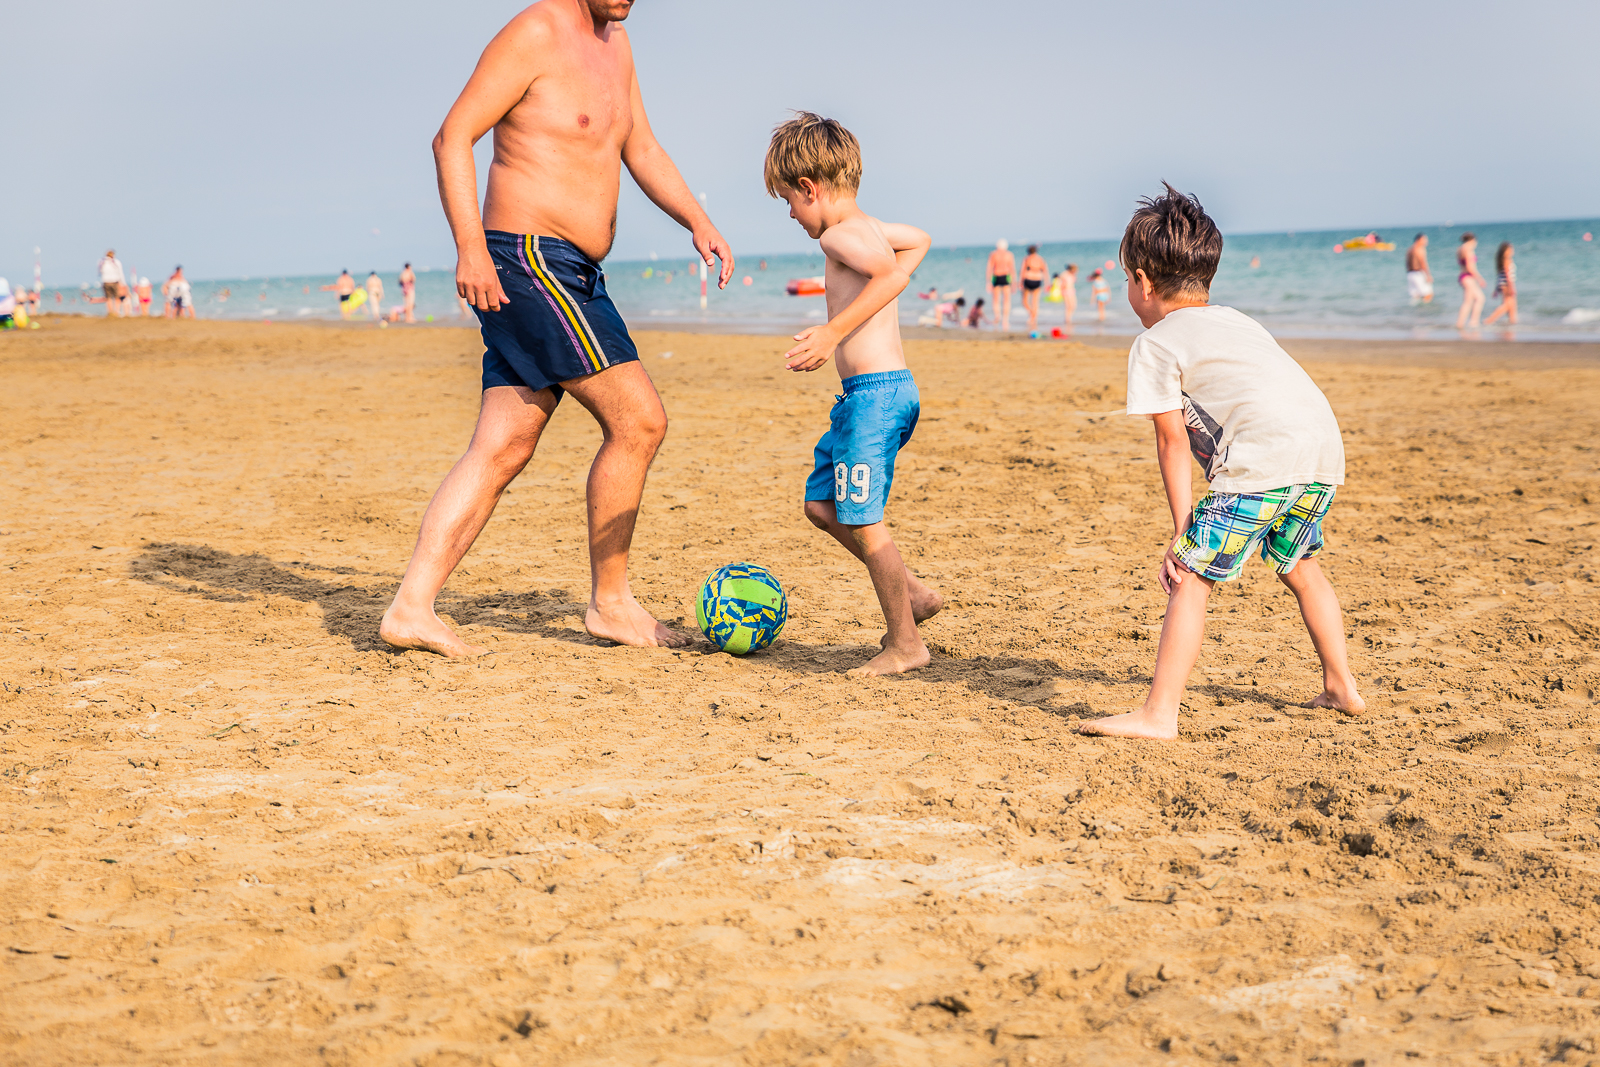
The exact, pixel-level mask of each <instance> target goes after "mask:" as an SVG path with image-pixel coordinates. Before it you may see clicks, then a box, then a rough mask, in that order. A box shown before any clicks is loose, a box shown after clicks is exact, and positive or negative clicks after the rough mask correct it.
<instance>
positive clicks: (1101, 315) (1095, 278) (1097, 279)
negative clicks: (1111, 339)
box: [1089, 267, 1111, 322]
mask: <svg viewBox="0 0 1600 1067" xmlns="http://www.w3.org/2000/svg"><path fill="white" fill-rule="evenodd" d="M1089 299H1090V300H1092V301H1094V307H1095V316H1096V317H1097V318H1098V319H1099V321H1101V322H1104V321H1106V305H1107V304H1109V303H1111V285H1110V283H1109V282H1107V281H1106V276H1105V272H1104V271H1102V270H1101V269H1100V268H1098V267H1096V268H1095V270H1094V273H1093V274H1090V275H1089Z"/></svg>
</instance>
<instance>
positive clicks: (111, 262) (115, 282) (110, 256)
mask: <svg viewBox="0 0 1600 1067" xmlns="http://www.w3.org/2000/svg"><path fill="white" fill-rule="evenodd" d="M100 288H102V289H104V290H105V294H106V295H105V301H106V318H109V319H120V318H121V317H122V310H123V308H122V301H123V299H124V298H125V297H126V296H127V295H128V279H127V275H125V274H123V272H122V260H120V259H118V258H117V253H116V250H115V249H110V248H108V249H106V254H105V257H104V258H103V259H101V260H100Z"/></svg>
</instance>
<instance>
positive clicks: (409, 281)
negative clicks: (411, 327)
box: [400, 263, 417, 322]
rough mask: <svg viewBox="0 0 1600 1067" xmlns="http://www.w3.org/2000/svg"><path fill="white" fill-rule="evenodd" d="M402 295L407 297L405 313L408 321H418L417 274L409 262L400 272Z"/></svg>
mask: <svg viewBox="0 0 1600 1067" xmlns="http://www.w3.org/2000/svg"><path fill="white" fill-rule="evenodd" d="M400 295H401V296H403V297H404V298H405V308H406V310H405V314H406V321H407V322H416V321H417V276H416V274H415V273H414V272H413V271H412V270H411V264H409V263H407V264H406V265H405V269H404V270H402V271H401V272H400Z"/></svg>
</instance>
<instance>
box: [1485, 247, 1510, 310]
mask: <svg viewBox="0 0 1600 1067" xmlns="http://www.w3.org/2000/svg"><path fill="white" fill-rule="evenodd" d="M1512 253H1513V250H1512V247H1511V242H1510V241H1501V242H1500V248H1499V249H1498V250H1497V251H1496V252H1495V254H1494V269H1495V286H1494V295H1495V296H1498V297H1499V298H1500V306H1499V307H1497V308H1495V309H1494V313H1493V314H1491V315H1490V316H1489V317H1488V318H1487V319H1485V320H1484V322H1483V324H1484V325H1485V326H1493V325H1494V320H1495V319H1498V318H1499V317H1500V316H1501V315H1504V316H1506V324H1507V325H1509V326H1515V325H1516V324H1517V265H1516V263H1515V262H1514V261H1513V257H1512Z"/></svg>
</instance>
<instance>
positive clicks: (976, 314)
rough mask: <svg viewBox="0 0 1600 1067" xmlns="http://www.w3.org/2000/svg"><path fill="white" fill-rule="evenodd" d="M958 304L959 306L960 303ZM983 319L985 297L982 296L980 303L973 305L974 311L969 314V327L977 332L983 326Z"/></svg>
mask: <svg viewBox="0 0 1600 1067" xmlns="http://www.w3.org/2000/svg"><path fill="white" fill-rule="evenodd" d="M956 303H958V304H959V303H960V301H959V300H958V301H956ZM983 318H984V316H983V297H981V296H980V297H978V302H977V303H976V304H973V305H972V310H971V311H970V312H968V313H967V325H968V326H970V327H972V328H973V329H974V330H976V329H978V328H979V327H981V326H982V325H983Z"/></svg>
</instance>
